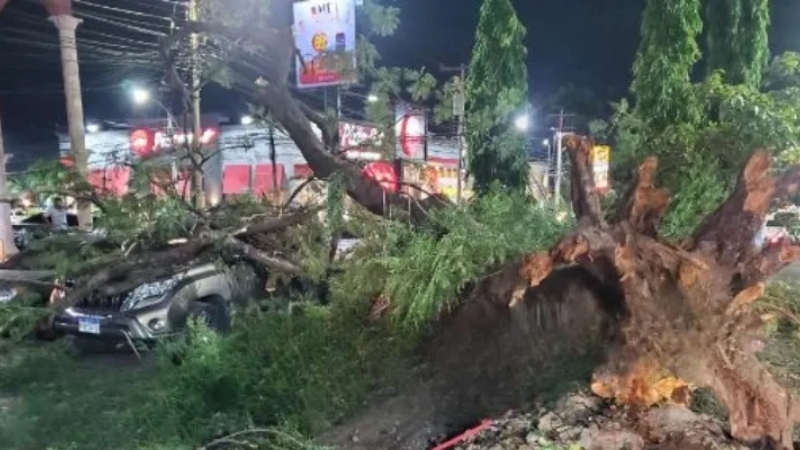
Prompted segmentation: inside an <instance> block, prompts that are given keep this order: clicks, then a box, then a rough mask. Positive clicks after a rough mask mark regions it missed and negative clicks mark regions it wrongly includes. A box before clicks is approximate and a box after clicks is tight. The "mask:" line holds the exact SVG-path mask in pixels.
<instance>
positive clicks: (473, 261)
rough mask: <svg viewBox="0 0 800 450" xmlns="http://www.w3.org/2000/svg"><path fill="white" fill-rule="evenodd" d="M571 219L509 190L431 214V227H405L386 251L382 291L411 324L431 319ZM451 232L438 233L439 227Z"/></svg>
mask: <svg viewBox="0 0 800 450" xmlns="http://www.w3.org/2000/svg"><path fill="white" fill-rule="evenodd" d="M571 226H572V222H570V221H563V222H561V221H559V220H558V219H557V214H555V212H554V211H553V210H552V209H551V208H549V207H545V206H541V205H535V204H532V203H531V202H530V200H529V199H527V198H525V197H522V196H516V195H510V194H507V193H494V194H491V195H487V196H485V197H481V198H479V199H478V200H476V201H475V202H474V203H473V204H471V205H469V206H465V207H462V208H450V209H446V210H443V211H439V212H437V213H436V214H435V215H434V216H433V217H432V224H431V226H430V228H429V229H427V230H423V231H411V230H406V231H405V232H404V234H401V237H400V238H395V239H394V241H395V242H399V243H400V245H398V246H397V248H396V249H395V250H394V251H392V252H387V253H384V256H382V257H380V258H378V259H377V260H376V263H378V264H381V265H382V266H383V268H384V269H385V270H386V272H387V274H388V277H387V279H386V284H385V287H384V294H385V295H386V296H387V297H388V298H390V299H391V301H392V302H393V306H394V309H393V312H394V313H395V317H396V318H398V319H399V320H400V321H401V322H402V323H404V324H406V325H410V326H412V327H413V328H417V329H419V328H421V327H424V326H426V325H427V324H429V323H430V322H431V321H432V320H433V319H435V318H436V317H437V316H438V315H439V314H440V313H441V312H442V311H446V310H448V309H451V308H453V307H454V306H456V305H457V304H458V301H459V298H458V296H459V293H460V291H461V290H462V289H463V288H464V287H465V286H467V285H468V284H469V283H470V282H473V281H475V280H477V279H478V278H479V277H481V276H483V275H485V274H486V273H487V271H489V270H490V269H492V268H494V267H497V266H499V265H500V264H504V263H508V262H509V261H514V260H515V259H517V258H520V257H521V256H523V255H525V254H527V253H530V252H533V251H538V250H543V249H546V248H548V247H550V246H551V245H553V244H554V243H555V242H556V241H557V240H558V239H559V238H560V237H561V236H563V234H564V233H565V232H566V231H568V230H569V229H570V227H571ZM443 229H444V230H447V233H446V234H444V235H441V236H440V230H443Z"/></svg>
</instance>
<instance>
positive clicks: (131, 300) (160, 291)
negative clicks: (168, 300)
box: [120, 279, 178, 311]
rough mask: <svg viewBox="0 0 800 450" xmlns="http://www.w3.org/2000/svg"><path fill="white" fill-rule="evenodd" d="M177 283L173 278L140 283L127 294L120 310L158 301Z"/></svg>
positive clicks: (127, 309)
mask: <svg viewBox="0 0 800 450" xmlns="http://www.w3.org/2000/svg"><path fill="white" fill-rule="evenodd" d="M177 284H178V281H177V280H175V279H169V280H162V281H155V282H152V283H145V284H142V285H140V286H139V287H137V288H136V289H134V290H133V291H131V292H130V294H128V297H127V298H126V299H125V301H124V302H123V303H122V307H121V308H120V310H121V311H131V310H133V309H139V308H144V307H145V306H150V305H152V304H154V303H158V302H160V301H161V298H162V297H164V295H166V294H167V292H169V291H170V289H172V288H174V287H175V286H176V285H177Z"/></svg>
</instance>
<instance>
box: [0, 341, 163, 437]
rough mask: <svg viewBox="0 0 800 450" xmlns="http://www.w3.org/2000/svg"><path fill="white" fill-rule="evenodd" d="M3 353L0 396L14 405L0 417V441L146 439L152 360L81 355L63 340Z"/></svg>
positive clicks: (151, 386)
mask: <svg viewBox="0 0 800 450" xmlns="http://www.w3.org/2000/svg"><path fill="white" fill-rule="evenodd" d="M125 356H128V357H129V358H134V357H133V356H132V355H125ZM2 358H3V359H2V361H3V362H2V365H0V396H2V397H4V398H6V399H7V401H9V402H10V403H11V406H10V407H9V408H8V410H7V411H5V413H4V414H3V415H2V420H0V448H3V449H19V450H27V449H30V450H34V449H37V450H39V449H53V450H71V449H81V450H94V449H97V450H101V449H108V448H121V449H125V448H130V449H134V448H136V449H139V448H141V447H140V446H139V443H140V442H143V441H146V440H147V434H148V430H147V429H146V428H143V427H142V425H144V423H142V421H141V419H142V418H141V417H138V416H137V412H138V411H140V410H141V408H137V405H142V404H147V403H148V402H152V401H153V399H154V398H153V393H154V389H155V387H156V379H155V377H154V375H153V368H152V367H147V366H144V365H140V364H138V363H137V362H135V359H133V361H129V360H128V361H126V360H125V359H124V358H115V359H114V360H109V359H108V358H99V359H98V358H91V359H76V358H74V357H72V356H71V355H70V353H69V352H68V351H66V349H65V348H64V346H63V345H59V344H55V345H45V346H30V347H22V348H17V349H15V350H14V351H13V352H5V353H4V354H3V356H2ZM145 423H146V422H145ZM122 436H124V437H125V439H124V440H125V441H126V443H125V444H122V443H121V442H120V438H121V437H122ZM121 444H122V445H121ZM175 450H177V448H176V449H175Z"/></svg>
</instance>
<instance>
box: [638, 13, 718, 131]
mask: <svg viewBox="0 0 800 450" xmlns="http://www.w3.org/2000/svg"><path fill="white" fill-rule="evenodd" d="M701 29H702V21H701V18H700V2H699V0H648V2H647V6H645V10H644V16H643V18H642V28H641V41H640V43H639V51H638V53H637V54H636V60H635V61H634V63H633V84H632V85H631V92H632V93H633V94H634V95H635V96H636V111H637V113H638V115H639V117H642V118H647V121H648V122H649V123H651V124H652V125H653V126H654V127H655V128H657V129H661V128H663V127H666V126H668V125H670V124H675V123H684V122H687V121H689V120H691V119H693V118H694V116H696V114H695V111H692V109H691V108H689V107H687V105H691V104H692V103H691V102H690V101H689V100H690V97H691V95H692V92H691V84H690V75H691V72H692V68H693V67H694V65H695V63H696V62H697V61H698V60H699V59H700V48H699V47H698V45H697V36H698V35H699V34H700V31H701Z"/></svg>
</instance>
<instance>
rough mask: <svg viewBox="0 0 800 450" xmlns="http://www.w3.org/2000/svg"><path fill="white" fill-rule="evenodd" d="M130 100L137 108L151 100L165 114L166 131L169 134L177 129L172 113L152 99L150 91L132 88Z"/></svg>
mask: <svg viewBox="0 0 800 450" xmlns="http://www.w3.org/2000/svg"><path fill="white" fill-rule="evenodd" d="M131 98H132V99H133V103H135V104H136V105H139V106H141V105H144V104H145V103H148V102H150V101H151V100H152V101H153V103H155V104H156V105H158V107H159V108H161V109H162V110H164V112H165V113H166V114H167V130H168V131H169V132H170V133H171V132H172V131H173V130H174V129H175V128H177V126H175V119H174V118H173V117H172V113H171V112H169V108H167V107H166V106H164V104H163V103H161V102H160V101H158V100H157V99H154V98H152V97H151V96H150V91H148V90H147V89H142V88H133V90H132V91H131Z"/></svg>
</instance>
